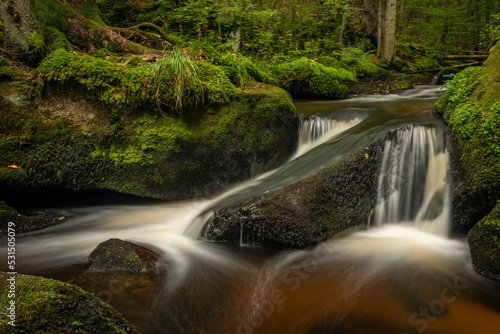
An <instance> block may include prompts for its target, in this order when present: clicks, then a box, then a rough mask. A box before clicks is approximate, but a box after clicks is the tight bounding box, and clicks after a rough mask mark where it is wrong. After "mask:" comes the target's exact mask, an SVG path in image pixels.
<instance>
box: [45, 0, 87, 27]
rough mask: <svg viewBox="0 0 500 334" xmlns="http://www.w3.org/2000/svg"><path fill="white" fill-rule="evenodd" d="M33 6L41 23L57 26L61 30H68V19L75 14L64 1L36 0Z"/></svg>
mask: <svg viewBox="0 0 500 334" xmlns="http://www.w3.org/2000/svg"><path fill="white" fill-rule="evenodd" d="M35 8H36V12H37V15H38V21H39V22H40V23H41V24H42V25H46V26H51V27H54V28H57V29H59V30H60V31H62V32H67V31H68V24H67V21H68V19H72V18H75V17H76V16H77V12H76V11H75V10H74V9H73V7H71V6H70V5H69V4H68V3H67V2H66V1H58V0H36V1H35Z"/></svg>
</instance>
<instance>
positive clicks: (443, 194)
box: [374, 125, 450, 237]
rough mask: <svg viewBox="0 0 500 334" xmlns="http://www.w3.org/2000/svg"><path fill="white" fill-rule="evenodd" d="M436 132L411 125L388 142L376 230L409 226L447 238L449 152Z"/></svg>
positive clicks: (377, 210) (377, 208) (382, 167)
mask: <svg viewBox="0 0 500 334" xmlns="http://www.w3.org/2000/svg"><path fill="white" fill-rule="evenodd" d="M436 131H437V130H436V129H435V128H429V127H424V126H417V125H411V126H409V127H406V128H400V129H398V130H396V131H395V132H393V133H392V134H391V136H390V138H388V139H387V140H386V142H385V146H384V150H383V159H382V166H381V171H380V175H379V178H378V193H377V207H376V209H375V220H374V225H375V226H381V225H385V224H394V223H399V222H401V223H406V224H410V225H414V226H415V227H416V228H418V229H420V230H422V231H425V232H428V233H432V234H435V235H439V236H442V237H447V236H448V233H449V229H450V227H449V221H450V203H449V182H448V152H447V150H446V148H445V144H444V140H442V141H439V140H438V139H437V136H436Z"/></svg>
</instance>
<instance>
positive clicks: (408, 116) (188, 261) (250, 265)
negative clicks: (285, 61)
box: [0, 87, 500, 334]
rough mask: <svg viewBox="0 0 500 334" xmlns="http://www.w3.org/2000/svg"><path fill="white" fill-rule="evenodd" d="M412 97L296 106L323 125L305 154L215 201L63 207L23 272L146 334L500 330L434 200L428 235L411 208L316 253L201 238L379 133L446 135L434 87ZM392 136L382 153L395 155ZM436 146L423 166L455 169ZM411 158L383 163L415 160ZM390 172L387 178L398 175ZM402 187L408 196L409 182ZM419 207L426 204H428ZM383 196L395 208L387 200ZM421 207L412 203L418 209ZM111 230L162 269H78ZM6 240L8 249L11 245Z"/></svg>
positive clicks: (21, 247)
mask: <svg viewBox="0 0 500 334" xmlns="http://www.w3.org/2000/svg"><path fill="white" fill-rule="evenodd" d="M405 94H406V95H390V96H372V97H360V98H356V99H351V100H346V101H335V102H333V101H321V102H320V101H318V102H314V101H312V102H311V101H308V102H297V103H296V105H297V108H298V110H299V111H300V112H302V113H303V114H304V115H306V116H307V117H308V116H311V115H318V118H320V120H317V121H316V123H317V124H315V125H314V124H312V122H311V123H307V124H308V126H310V127H311V129H312V130H314V131H316V132H317V134H316V135H314V136H311V137H310V138H309V137H307V135H306V138H309V139H304V142H303V143H302V144H301V148H299V150H300V149H302V150H301V151H299V153H297V154H296V155H295V156H294V157H293V159H292V160H290V161H289V162H288V163H287V164H285V165H283V166H282V167H280V168H278V169H277V170H275V171H272V172H269V173H267V174H265V175H262V176H261V177H258V178H256V179H255V180H251V181H249V182H246V183H243V184H240V185H235V186H234V187H233V188H231V189H228V190H227V191H226V192H225V193H223V194H221V195H220V196H217V197H215V198H204V199H197V200H193V201H185V202H179V203H164V204H154V205H140V206H139V205H138V206H131V205H127V206H97V207H88V208H84V209H66V210H69V211H70V212H71V214H72V215H73V216H74V218H72V219H70V220H69V221H68V222H66V223H64V224H61V225H58V226H54V227H51V228H48V229H45V230H42V231H37V232H32V233H29V234H26V235H24V236H19V237H18V240H17V245H18V246H17V247H18V249H17V253H18V254H17V255H18V259H17V260H18V261H17V262H18V266H17V267H18V270H19V272H21V273H33V274H41V275H44V276H47V277H54V278H59V279H63V280H71V281H72V282H74V283H75V284H78V285H80V286H81V287H83V288H84V289H85V290H87V291H90V292H93V293H95V294H96V295H97V296H99V297H101V298H102V299H103V300H105V301H106V302H109V303H110V304H111V305H113V306H114V307H116V308H117V309H118V310H119V311H120V312H122V313H123V314H124V315H125V316H126V318H128V319H129V320H130V321H131V322H132V323H133V324H135V325H136V326H137V327H138V328H139V330H141V331H142V332H143V333H151V334H153V333H351V334H357V333H397V334H404V333H442V334H444V333H447V334H448V333H457V334H458V333H500V290H499V288H498V286H497V285H495V284H494V283H493V282H491V281H488V280H487V279H485V278H483V277H481V276H479V275H478V274H477V273H476V272H475V271H474V270H473V268H472V266H471V264H470V258H469V251H468V248H467V245H466V243H465V241H464V240H457V239H454V240H452V239H448V238H446V237H444V236H443V233H438V232H437V231H441V230H442V229H441V228H433V226H434V227H435V226H438V225H439V224H441V225H442V224H447V220H448V217H447V215H446V214H441V213H442V212H445V211H446V206H447V205H448V204H447V201H445V200H438V201H431V202H436V203H437V208H436V207H434V208H433V209H432V210H427V209H425V210H423V211H426V212H427V211H429V212H437V214H434V215H431V216H432V217H428V218H429V219H423V221H424V224H423V225H425V226H427V227H429V225H430V227H431V228H429V229H423V228H422V226H421V225H422V224H416V223H417V222H416V221H415V217H417V215H410V216H408V215H407V216H405V215H404V212H403V213H401V214H402V217H403V216H404V217H410V218H405V219H399V220H398V221H394V220H395V219H389V220H388V221H387V222H385V223H383V224H380V226H379V227H376V228H371V229H368V230H367V231H359V232H355V233H346V234H345V235H343V236H342V237H336V238H334V239H332V240H328V241H325V242H323V243H321V244H319V245H318V246H316V247H315V248H311V249H307V250H293V251H292V250H289V251H279V250H273V249H267V248H264V247H259V246H258V245H252V242H251V240H248V239H247V238H246V236H242V241H243V242H246V241H248V243H249V244H242V245H216V244H211V243H208V242H206V241H203V228H204V226H205V223H206V221H207V219H208V217H209V216H210V215H211V213H212V212H213V210H214V209H216V208H219V207H224V206H227V205H230V204H232V203H235V202H237V201H239V200H241V199H244V198H248V197H250V196H253V195H258V194H262V193H264V192H265V191H268V190H271V189H274V188H276V187H279V186H282V185H284V184H287V183H290V182H292V181H294V180H296V179H299V178H301V177H303V176H304V175H308V174H310V173H313V172H315V171H317V170H318V169H320V168H321V167H322V166H325V165H328V164H330V163H332V162H334V161H336V160H339V159H341V158H342V157H344V156H345V155H346V154H348V153H350V152H354V151H356V150H358V149H360V148H363V147H364V146H367V144H368V143H369V142H370V141H371V140H372V139H373V138H376V137H378V136H382V135H383V136H385V135H386V134H387V133H388V132H391V131H393V132H394V131H407V130H397V129H408V128H409V127H410V128H411V129H415V128H416V129H417V131H418V133H428V132H429V131H431V132H432V135H430V136H427V135H425V136H420V135H419V138H421V137H422V138H423V137H426V138H427V137H429V138H433V139H429V140H432V141H436V142H439V143H442V142H443V141H444V138H443V131H442V123H441V122H440V121H439V120H437V119H435V118H433V117H432V115H430V109H431V108H432V105H433V103H434V101H435V100H436V98H437V95H438V91H437V89H436V88H429V87H421V88H419V89H417V90H415V91H413V92H410V93H405ZM325 123H328V124H326V125H325ZM304 124H306V123H304ZM421 127H424V128H425V130H422V128H421ZM313 128H314V129H313ZM318 129H322V130H318ZM339 129H341V130H342V131H339ZM428 129H430V130H428ZM318 131H319V132H318ZM332 131H336V133H335V134H333V132H332ZM412 131H413V130H412ZM322 133H324V134H325V136H326V137H325V136H323V137H322V136H320V135H321V134H322ZM395 133H396V134H397V133H399V134H401V132H395ZM396 134H395V135H394V136H396ZM401 137H403V138H406V137H407V136H406V135H404V133H403V135H402V136H401ZM419 140H420V139H419ZM422 140H423V139H422ZM425 140H427V139H425ZM393 144H395V143H394V142H392V143H389V142H388V144H387V145H386V147H389V148H388V149H389V150H391V151H393V150H396V149H395V148H394V147H393V146H391V145H393ZM306 145H308V147H307V148H305V146H306ZM427 146H429V145H428V143H423V144H421V145H420V144H419V145H418V147H427ZM437 146H440V149H439V150H438V151H436V152H434V153H432V154H431V155H430V156H429V157H427V158H425V159H424V160H425V161H426V162H425V164H424V169H422V171H424V172H421V173H420V172H418V173H420V174H419V175H423V174H425V175H426V176H425V179H426V180H427V179H428V175H431V176H432V175H434V176H435V175H443V174H442V173H441V172H442V171H443V170H446V169H447V166H446V159H444V158H443V157H444V156H445V151H444V150H443V145H442V144H438V145H437ZM391 147H392V148H391ZM304 148H305V149H304ZM434 157H436V159H435V160H433V159H434ZM402 160H403V161H400V162H397V161H396V162H394V161H393V162H390V163H389V162H387V164H396V165H397V164H405V163H406V162H407V161H408V160H409V159H402ZM430 161H432V162H430ZM412 166H413V167H414V166H415V163H413V164H412ZM413 167H412V168H413ZM404 169H405V170H406V171H409V170H410V171H411V170H412V169H411V168H408V167H405V168H404ZM391 170H392V169H387V171H388V172H387V173H398V172H396V171H397V170H398V169H397V168H395V169H394V172H391ZM418 173H417V174H418ZM409 174H415V173H414V172H411V173H409ZM406 178H408V177H406ZM443 178H446V173H445V174H444V176H441V177H438V178H437V179H436V180H437V181H433V182H431V183H432V184H433V185H435V186H436V187H437V186H438V185H439V184H442V186H441V188H440V189H441V190H440V189H436V187H427V188H426V187H421V189H422V190H421V191H422V193H418V194H416V196H417V197H418V196H420V198H421V199H425V198H426V194H428V193H429V192H430V191H433V192H435V194H434V195H432V198H436V196H446V194H445V193H444V191H445V189H446V188H445V187H446V182H447V181H446V179H444V181H446V182H444V181H443ZM386 179H390V178H386ZM441 181H443V182H441ZM396 183H397V182H396ZM424 183H425V180H424ZM394 184H395V183H394ZM402 184H403V190H404V189H406V188H405V187H406V183H404V182H402ZM383 187H386V189H392V188H391V187H390V186H383ZM430 188H432V190H430ZM394 189H397V190H394V191H399V192H401V193H405V192H404V191H403V190H401V189H402V188H401V187H399V186H395V188H394ZM391 191H392V190H391ZM412 193H413V191H412ZM398 196H399V195H398ZM405 196H406V195H405ZM389 197H391V196H389ZM392 197H397V196H392ZM405 198H406V197H405ZM443 198H444V197H443ZM410 202H412V203H413V202H418V203H419V204H418V205H419V208H420V207H422V203H424V202H425V203H427V202H429V201H426V200H418V201H417V200H415V201H413V200H412V201H410ZM380 203H381V204H382V203H386V202H385V197H384V196H382V199H381V200H380ZM427 204H428V203H427ZM385 206H386V207H394V204H386V205H385ZM395 206H396V207H398V205H397V204H395ZM419 208H417V209H415V208H410V210H412V211H414V212H416V213H418V212H421V211H422V210H420V209H419ZM376 214H377V212H376V213H374V216H375V215H376ZM398 215H400V213H399V212H398V213H397V214H394V215H392V216H391V215H389V214H388V215H387V216H391V217H398ZM382 216H383V215H382ZM421 216H429V215H421ZM419 217H420V216H419ZM431 218H432V219H431ZM419 219H420V218H419ZM420 220H422V219H420ZM388 222H390V223H391V224H387V223H388ZM372 225H373V224H372ZM441 225H439V226H441ZM424 230H426V231H428V232H425V231H424ZM440 234H441V235H440ZM444 234H446V233H444ZM109 238H121V239H124V240H130V241H134V242H137V243H142V244H145V245H149V246H151V247H153V248H155V249H156V250H157V251H159V252H161V253H162V254H163V255H164V261H165V266H166V268H167V273H166V275H164V276H154V277H150V276H147V275H139V274H137V275H135V274H128V273H110V274H85V275H80V273H81V272H82V270H83V269H84V268H85V258H86V257H87V256H88V254H90V252H91V251H92V249H93V248H95V247H96V246H97V244H99V243H100V242H102V241H105V240H107V239H109ZM0 242H1V245H2V248H3V247H4V244H5V240H1V241H0ZM2 263H5V261H3V260H2ZM0 269H2V270H5V268H1V267H0Z"/></svg>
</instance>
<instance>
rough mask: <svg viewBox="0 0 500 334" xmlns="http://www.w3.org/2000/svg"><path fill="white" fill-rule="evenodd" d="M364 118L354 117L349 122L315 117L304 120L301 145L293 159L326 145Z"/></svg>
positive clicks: (300, 130)
mask: <svg viewBox="0 0 500 334" xmlns="http://www.w3.org/2000/svg"><path fill="white" fill-rule="evenodd" d="M361 121H362V118H360V117H354V118H352V119H349V120H347V121H337V120H335V119H333V118H328V117H321V116H318V115H313V116H311V117H309V118H308V119H306V120H303V121H302V123H301V125H300V128H299V143H298V145H297V151H296V152H295V154H294V156H293V158H292V159H295V158H297V157H299V156H301V155H302V154H304V153H306V152H308V151H310V150H311V149H313V148H314V147H316V146H319V145H321V144H324V143H326V142H327V141H328V140H330V139H332V138H333V137H335V136H336V135H338V134H339V133H342V132H343V131H345V130H347V129H349V128H351V127H353V126H355V125H356V124H358V123H360V122H361Z"/></svg>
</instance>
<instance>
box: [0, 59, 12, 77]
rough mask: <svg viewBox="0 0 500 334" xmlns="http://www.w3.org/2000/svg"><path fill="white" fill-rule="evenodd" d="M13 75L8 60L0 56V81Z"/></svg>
mask: <svg viewBox="0 0 500 334" xmlns="http://www.w3.org/2000/svg"><path fill="white" fill-rule="evenodd" d="M13 76H14V69H13V68H12V64H11V63H10V61H9V60H8V59H7V58H5V57H3V56H0V81H1V80H6V79H10V78H12V77H13Z"/></svg>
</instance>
